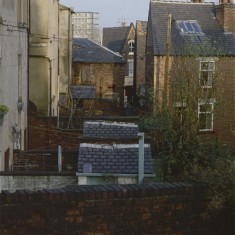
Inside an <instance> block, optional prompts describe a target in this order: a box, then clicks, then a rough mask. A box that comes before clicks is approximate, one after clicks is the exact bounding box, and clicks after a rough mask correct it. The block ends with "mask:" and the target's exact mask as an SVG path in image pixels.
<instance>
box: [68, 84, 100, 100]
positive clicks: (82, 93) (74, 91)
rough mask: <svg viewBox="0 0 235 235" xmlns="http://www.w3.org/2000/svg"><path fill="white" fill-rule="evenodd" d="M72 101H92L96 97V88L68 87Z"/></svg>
mask: <svg viewBox="0 0 235 235" xmlns="http://www.w3.org/2000/svg"><path fill="white" fill-rule="evenodd" d="M69 91H70V95H71V98H72V99H93V98H95V97H96V88H95V87H93V86H69Z"/></svg>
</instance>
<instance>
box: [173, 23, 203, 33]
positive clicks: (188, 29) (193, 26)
mask: <svg viewBox="0 0 235 235" xmlns="http://www.w3.org/2000/svg"><path fill="white" fill-rule="evenodd" d="M176 22H177V25H178V27H179V29H180V31H181V33H183V34H201V33H202V30H201V28H200V26H199V24H198V23H197V21H196V20H178V21H176Z"/></svg>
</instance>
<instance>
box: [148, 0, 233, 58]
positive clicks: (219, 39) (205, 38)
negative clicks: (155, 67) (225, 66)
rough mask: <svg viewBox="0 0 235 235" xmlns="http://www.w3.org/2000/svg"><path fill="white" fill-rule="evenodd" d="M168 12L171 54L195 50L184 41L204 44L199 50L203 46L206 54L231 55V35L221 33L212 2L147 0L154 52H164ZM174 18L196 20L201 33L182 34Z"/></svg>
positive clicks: (190, 43)
mask: <svg viewBox="0 0 235 235" xmlns="http://www.w3.org/2000/svg"><path fill="white" fill-rule="evenodd" d="M168 14H171V15H172V25H171V26H172V28H171V30H172V36H171V54H173V55H180V54H190V53H195V52H194V51H193V50H190V47H188V48H187V47H185V45H189V46H194V45H195V46H202V45H204V47H203V50H204V51H203V53H206V52H205V50H206V51H208V53H210V55H218V54H221V55H230V56H234V55H235V37H234V35H233V34H226V33H224V31H223V29H222V28H221V27H220V25H219V23H218V21H217V19H216V17H215V5H214V4H213V3H208V4H206V3H204V4H199V3H198V4H195V3H182V2H180V3H176V2H174V3H173V2H151V4H150V11H149V26H148V27H151V30H152V33H153V35H152V36H153V46H154V54H155V55H165V47H166V34H167V18H168ZM177 20H196V21H197V22H198V24H199V25H200V27H201V29H202V32H203V33H202V34H188V35H187V34H183V33H181V32H180V29H179V28H178V26H177V22H176V21H177ZM185 48H187V49H185ZM191 49H192V47H191ZM197 53H198V52H197Z"/></svg>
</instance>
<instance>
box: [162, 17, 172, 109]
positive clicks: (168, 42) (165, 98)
mask: <svg viewBox="0 0 235 235" xmlns="http://www.w3.org/2000/svg"><path fill="white" fill-rule="evenodd" d="M170 48H171V14H168V18H167V35H166V59H165V78H164V87H163V107H164V106H166V105H167V104H168V80H169V78H168V77H169V57H170Z"/></svg>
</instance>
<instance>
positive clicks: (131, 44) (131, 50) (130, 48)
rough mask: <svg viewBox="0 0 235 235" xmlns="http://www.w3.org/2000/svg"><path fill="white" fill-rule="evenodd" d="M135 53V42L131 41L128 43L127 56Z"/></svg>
mask: <svg viewBox="0 0 235 235" xmlns="http://www.w3.org/2000/svg"><path fill="white" fill-rule="evenodd" d="M134 53H135V40H134V39H131V40H129V41H128V55H134Z"/></svg>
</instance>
